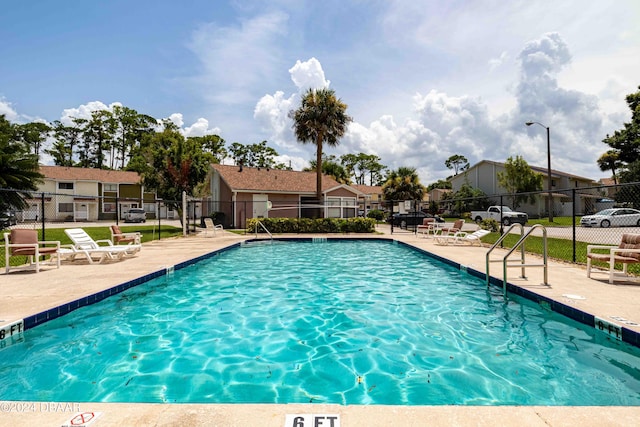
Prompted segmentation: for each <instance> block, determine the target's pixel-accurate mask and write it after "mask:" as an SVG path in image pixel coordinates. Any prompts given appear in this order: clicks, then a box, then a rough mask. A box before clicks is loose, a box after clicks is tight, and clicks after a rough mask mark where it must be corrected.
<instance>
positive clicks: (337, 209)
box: [327, 197, 357, 218]
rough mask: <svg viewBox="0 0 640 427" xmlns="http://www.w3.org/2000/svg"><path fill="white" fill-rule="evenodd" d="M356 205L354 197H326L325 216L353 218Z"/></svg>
mask: <svg viewBox="0 0 640 427" xmlns="http://www.w3.org/2000/svg"><path fill="white" fill-rule="evenodd" d="M356 206H357V204H356V199H355V198H354V197H327V217H329V218H353V217H354V216H356Z"/></svg>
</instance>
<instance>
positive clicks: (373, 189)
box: [351, 184, 382, 194]
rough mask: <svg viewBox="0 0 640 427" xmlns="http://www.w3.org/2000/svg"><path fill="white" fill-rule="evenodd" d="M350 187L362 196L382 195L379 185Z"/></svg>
mask: <svg viewBox="0 0 640 427" xmlns="http://www.w3.org/2000/svg"><path fill="white" fill-rule="evenodd" d="M351 187H353V188H355V189H356V190H358V191H359V192H361V193H364V194H382V186H381V185H359V184H358V185H352V186H351Z"/></svg>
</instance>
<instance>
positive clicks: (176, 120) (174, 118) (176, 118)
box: [167, 113, 184, 128]
mask: <svg viewBox="0 0 640 427" xmlns="http://www.w3.org/2000/svg"><path fill="white" fill-rule="evenodd" d="M167 118H168V119H169V120H170V121H171V122H172V123H173V124H174V125H176V126H178V127H179V128H182V125H184V120H183V118H182V113H173V114H171V115H170V116H169V117H167Z"/></svg>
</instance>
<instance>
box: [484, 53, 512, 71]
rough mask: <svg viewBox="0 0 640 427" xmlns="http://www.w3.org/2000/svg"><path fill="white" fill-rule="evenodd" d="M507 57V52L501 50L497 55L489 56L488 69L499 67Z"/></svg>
mask: <svg viewBox="0 0 640 427" xmlns="http://www.w3.org/2000/svg"><path fill="white" fill-rule="evenodd" d="M508 59H509V54H508V53H507V52H506V51H503V52H502V53H501V54H500V56H499V57H497V58H491V59H490V60H489V70H490V71H493V70H495V69H496V68H498V67H500V66H501V65H502V64H504V63H505V62H506V61H507V60H508Z"/></svg>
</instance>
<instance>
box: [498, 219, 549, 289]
mask: <svg viewBox="0 0 640 427" xmlns="http://www.w3.org/2000/svg"><path fill="white" fill-rule="evenodd" d="M536 228H541V229H542V264H526V263H525V260H524V255H523V257H522V262H521V264H519V265H520V267H521V268H522V278H526V276H525V275H524V268H525V267H543V268H544V285H546V286H548V285H549V280H548V269H549V268H548V267H549V265H548V263H547V228H546V227H545V226H544V225H542V224H535V225H534V226H533V227H531V228H530V229H529V231H527V232H526V233H525V234H524V235H523V236H521V237H520V240H518V242H517V243H516V244H515V245H513V247H512V248H511V249H510V250H509V251H508V252H507V254H506V255H505V256H504V258H503V259H502V272H503V279H502V292H503V295H504V298H505V299H506V298H507V267H518V265H512V266H508V265H507V258H509V255H511V254H512V253H513V251H515V250H516V249H517V248H518V246H520V247H521V248H522V253H523V254H524V241H525V240H527V238H528V237H529V236H530V235H531V233H533V230H535V229H536Z"/></svg>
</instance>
